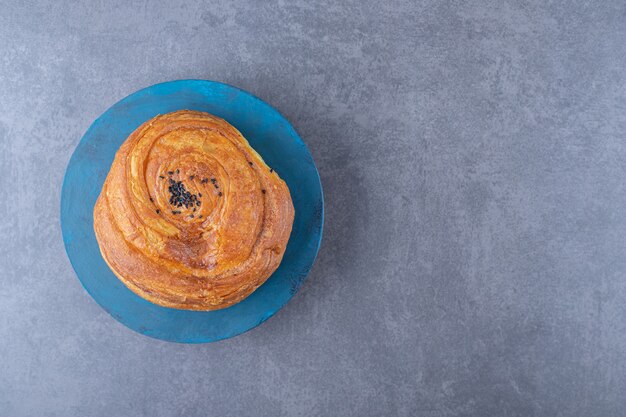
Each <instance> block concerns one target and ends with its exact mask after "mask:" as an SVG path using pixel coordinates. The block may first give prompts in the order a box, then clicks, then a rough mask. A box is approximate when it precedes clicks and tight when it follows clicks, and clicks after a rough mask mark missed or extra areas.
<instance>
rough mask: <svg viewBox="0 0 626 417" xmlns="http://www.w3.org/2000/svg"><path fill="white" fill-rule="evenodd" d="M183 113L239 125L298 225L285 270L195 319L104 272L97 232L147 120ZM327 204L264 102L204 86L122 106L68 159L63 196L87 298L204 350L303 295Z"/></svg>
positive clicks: (161, 89)
mask: <svg viewBox="0 0 626 417" xmlns="http://www.w3.org/2000/svg"><path fill="white" fill-rule="evenodd" d="M181 109H190V110H200V111H205V112H208V113H211V114H214V115H216V116H219V117H221V118H223V119H225V120H227V121H228V122H229V123H231V124H232V125H233V126H235V127H236V128H237V129H238V130H239V131H240V132H241V133H242V134H243V136H244V137H245V138H246V139H248V141H249V142H250V145H252V147H253V148H254V149H255V150H256V151H257V152H258V153H259V154H260V155H261V156H262V157H263V159H264V160H265V162H266V163H267V164H268V165H269V166H270V167H272V168H274V170H276V171H277V172H278V174H279V175H280V177H281V178H282V179H283V180H285V182H286V183H287V185H288V186H289V190H290V191H291V197H292V199H293V205H294V207H295V212H296V214H295V220H294V223H293V230H292V232H291V237H290V238H289V243H288V245H287V249H286V251H285V255H284V258H283V261H282V263H281V264H280V267H279V268H278V269H277V270H276V272H274V274H273V275H272V276H271V277H270V278H269V279H268V280H267V281H266V282H265V284H263V285H262V286H261V287H259V288H258V289H257V290H256V291H255V292H254V293H252V295H250V296H249V297H248V298H246V299H245V300H243V301H241V302H240V303H238V304H235V305H234V306H232V307H229V308H226V309H224V310H217V311H187V310H177V309H172V308H167V307H161V306H158V305H156V304H152V303H150V302H149V301H146V300H144V299H143V298H141V297H139V296H138V295H136V294H135V293H133V292H132V291H130V290H129V289H128V288H126V286H125V285H124V284H123V283H122V282H121V281H120V280H118V279H117V278H116V277H115V275H114V274H113V272H111V270H110V269H109V267H108V266H107V264H106V263H105V261H104V259H103V258H102V255H101V254H100V249H99V247H98V242H97V241H96V236H95V234H94V231H93V207H94V204H95V202H96V199H97V198H98V195H99V194H100V190H101V189H102V184H103V183H104V179H105V178H106V176H107V174H108V172H109V169H110V167H111V163H112V162H113V158H114V156H115V153H116V152H117V149H118V148H119V147H120V145H121V144H122V143H123V142H124V140H126V138H127V137H128V136H129V135H130V134H131V133H132V132H133V131H134V130H135V129H136V128H137V127H139V125H141V124H142V123H143V122H145V121H146V120H148V119H150V118H152V117H154V116H156V115H158V114H164V113H169V112H173V111H176V110H181ZM323 218H324V201H323V196H322V186H321V183H320V178H319V175H318V172H317V168H316V167H315V163H314V162H313V158H312V157H311V154H310V153H309V151H308V150H307V148H306V146H305V144H304V143H303V142H302V139H300V137H299V136H298V134H297V133H296V131H295V130H294V129H293V127H291V125H290V124H289V122H288V121H287V120H286V119H285V118H284V117H283V116H282V115H281V114H280V113H279V112H278V111H277V110H276V109H274V108H273V107H271V106H270V105H268V104H267V103H265V102H263V101H262V100H261V99H259V98H257V97H255V96H253V95H251V94H249V93H247V92H245V91H242V90H239V89H237V88H235V87H232V86H229V85H226V84H221V83H218V82H214V81H205V80H180V81H172V82H167V83H163V84H156V85H153V86H151V87H148V88H145V89H143V90H140V91H137V92H136V93H134V94H131V95H130V96H128V97H126V98H125V99H123V100H121V101H119V102H118V103H116V104H115V105H113V106H112V107H111V108H110V109H108V110H107V111H106V112H105V113H104V114H103V115H102V116H100V117H99V118H98V119H97V120H96V121H95V122H94V123H93V124H92V125H91V127H90V128H89V130H87V133H85V136H83V138H82V139H81V141H80V143H79V144H78V147H77V148H76V150H75V151H74V154H73V155H72V158H71V159H70V162H69V165H68V167H67V171H66V172H65V179H64V181H63V189H62V191H61V229H62V230H63V242H64V243H65V250H66V251H67V255H68V257H69V259H70V262H71V263H72V266H73V267H74V270H75V271H76V274H77V275H78V278H79V279H80V281H81V283H82V285H83V287H85V290H87V292H88V293H89V294H90V295H91V296H92V297H93V299H94V300H96V302H97V303H98V304H100V306H101V307H102V308H104V309H105V310H106V311H107V312H109V313H110V314H111V315H112V316H113V317H114V318H115V319H116V320H118V321H119V322H120V323H122V324H124V325H126V326H128V327H129V328H131V329H133V330H135V331H137V332H139V333H143V334H145V335H147V336H150V337H154V338H157V339H162V340H168V341H174V342H181V343H205V342H214V341H217V340H221V339H226V338H229V337H233V336H236V335H238V334H240V333H243V332H245V331H247V330H250V329H252V328H253V327H255V326H258V325H259V324H261V323H263V322H264V321H265V320H267V319H268V318H270V317H271V316H272V315H274V314H275V313H276V312H277V311H278V310H279V309H280V308H281V307H282V306H284V305H285V304H286V303H287V301H289V299H290V298H291V297H293V295H294V294H295V293H296V292H297V291H298V288H300V286H301V285H302V282H303V281H304V279H305V278H306V276H307V274H308V272H309V270H310V269H311V266H312V265H313V261H314V260H315V257H316V255H317V251H318V249H319V245H320V241H321V238H322V226H323Z"/></svg>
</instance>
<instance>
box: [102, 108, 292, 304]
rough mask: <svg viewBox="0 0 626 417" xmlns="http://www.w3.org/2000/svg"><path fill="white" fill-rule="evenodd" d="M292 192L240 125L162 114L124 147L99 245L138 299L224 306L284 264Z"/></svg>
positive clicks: (186, 113) (107, 186)
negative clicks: (247, 138) (242, 131)
mask: <svg viewBox="0 0 626 417" xmlns="http://www.w3.org/2000/svg"><path fill="white" fill-rule="evenodd" d="M293 219H294V208H293V204H292V201H291V196H290V193H289V189H288V188H287V185H286V184H285V182H284V181H283V180H282V179H281V178H280V177H279V176H278V174H277V173H276V172H275V171H274V170H273V169H271V168H270V167H268V166H267V165H266V164H265V162H264V161H263V159H262V158H261V156H260V155H258V154H257V153H256V152H255V151H254V149H252V147H251V146H250V145H249V144H248V142H247V141H246V139H245V138H244V137H243V136H242V135H241V133H239V131H238V130H237V129H235V128H234V127H233V126H231V125H230V124H229V123H228V122H226V121H225V120H223V119H220V118H218V117H215V116H213V115H210V114H208V113H203V112H198V111H190V110H182V111H177V112H174V113H169V114H165V115H159V116H156V117H154V118H153V119H151V120H148V121H147V122H145V123H144V124H143V125H141V126H140V127H139V128H137V130H135V131H134V132H133V133H132V134H131V135H130V136H129V137H128V139H126V141H125V142H124V143H123V144H122V146H121V147H120V149H119V150H118V152H117V154H116V156H115V159H114V161H113V164H112V166H111V170H110V172H109V174H108V176H107V178H106V180H105V182H104V186H103V188H102V192H101V193H100V196H99V197H98V200H97V202H96V205H95V208H94V229H95V233H96V238H97V240H98V244H99V246H100V251H101V253H102V255H103V257H104V259H105V261H106V262H107V264H108V265H109V267H110V268H111V270H112V271H113V273H114V274H115V275H116V276H117V277H118V278H119V279H120V280H121V281H122V282H123V283H124V284H125V285H126V286H127V287H128V288H129V289H130V290H132V291H133V292H135V293H136V294H138V295H139V296H141V297H143V298H145V299H147V300H148V301H151V302H153V303H155V304H159V305H162V306H165V307H172V308H178V309H185V310H217V309H221V308H225V307H228V306H231V305H233V304H235V303H237V302H239V301H241V300H243V299H244V298H245V297H247V296H248V295H250V294H251V293H252V292H253V291H254V290H255V289H257V288H258V287H259V286H260V285H261V284H263V282H265V280H267V278H269V276H270V275H271V274H272V273H273V272H274V271H275V270H276V269H277V268H278V266H279V264H280V262H281V260H282V257H283V254H284V252H285V248H286V246H287V241H288V240H289V235H290V233H291V228H292V224H293Z"/></svg>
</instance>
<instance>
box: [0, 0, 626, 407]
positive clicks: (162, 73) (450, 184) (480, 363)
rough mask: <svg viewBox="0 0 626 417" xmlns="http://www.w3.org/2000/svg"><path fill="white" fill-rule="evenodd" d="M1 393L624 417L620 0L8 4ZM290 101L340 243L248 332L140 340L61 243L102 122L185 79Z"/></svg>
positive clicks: (57, 399)
mask: <svg viewBox="0 0 626 417" xmlns="http://www.w3.org/2000/svg"><path fill="white" fill-rule="evenodd" d="M0 2H1V4H0V9H1V12H0V143H1V147H0V150H1V153H0V169H1V171H0V172H1V175H0V190H1V191H2V198H1V199H0V214H1V218H0V255H1V265H2V276H1V278H2V279H1V281H0V415H2V416H20V417H21V416H64V417H65V416H70V417H79V416H80V417H83V416H131V417H132V416H150V417H160V416H184V417H193V416H272V417H274V416H359V417H366V416H391V415H393V416H427V417H435V416H437V417H452V416H551V417H552V416H623V415H624V407H625V406H626V395H625V394H624V393H625V392H626V320H625V319H626V238H625V235H626V233H625V232H626V216H625V213H624V208H625V207H626V181H625V179H626V3H624V2H623V1H601V2H600V1H598V2H587V1H572V2H551V1H545V0H541V1H533V2H518V1H436V0H431V1H412V0H399V1H389V2H386V1H337V0H335V1H317V0H316V1H311V0H306V1H305V0H298V1H280V2H274V1H272V2H269V1H268V2H252V1H251V2H245V1H221V2H211V3H206V4H200V3H193V2H181V1H168V2H156V1H155V2H149V1H128V0H124V1H93V2H74V1H55V2H47V1H43V0H35V1H11V0H9V1H7V0H4V1H0ZM180 78H206V79H213V80H218V81H223V82H227V83H230V84H234V85H236V86H239V87H241V88H243V89H246V90H248V91H250V92H252V93H254V94H256V95H258V96H260V97H261V98H263V99H264V100H266V101H268V102H269V103H271V104H272V105H274V106H275V107H277V108H278V109H279V110H280V111H281V112H282V113H283V114H284V115H285V116H287V118H288V119H289V120H291V122H292V123H293V125H294V126H295V128H296V129H297V130H298V131H299V133H300V134H301V136H302V137H303V139H304V140H305V142H306V143H307V144H308V146H309V148H310V149H311V151H312V153H313V156H314V158H315V160H316V162H317V164H318V167H319V170H320V174H321V178H322V182H323V185H324V191H325V196H326V214H327V217H326V227H325V236H324V241H323V244H322V249H321V252H320V255H319V258H318V261H317V263H316V264H315V266H314V268H313V270H312V272H311V274H310V276H309V279H308V280H307V282H306V283H305V285H304V286H303V287H302V289H301V291H300V292H299V293H298V294H297V295H296V296H295V297H294V298H293V299H292V301H291V302H290V303H289V304H288V305H287V307H286V308H284V309H283V310H282V311H280V312H279V313H278V314H277V315H276V316H275V317H273V318H272V319H271V320H269V321H268V322H267V323H265V324H263V325H262V326H260V327H258V328H256V329H254V330H252V331H250V332H248V333H246V334H244V335H242V336H239V337H236V338H234V339H231V340H227V341H224V342H220V343H216V344H209V345H195V346H188V345H179V344H171V343H166V342H161V341H157V340H152V339H149V338H147V337H144V336H141V335H139V334H135V333H133V332H132V331H130V330H128V329H126V328H125V327H123V326H122V325H120V324H119V323H117V322H116V321H115V320H114V319H112V318H111V317H109V316H108V314H107V313H105V312H104V311H103V310H101V309H100V307H98V306H97V305H96V303H95V302H94V301H93V300H92V299H91V298H90V297H89V296H88V295H87V294H86V293H85V291H84V290H83V289H82V287H81V285H80V283H79V281H78V280H77V279H76V277H75V275H74V273H73V271H72V269H71V266H70V264H69V262H68V260H67V257H66V255H65V252H64V249H63V244H62V241H61V232H60V227H59V198H60V188H61V182H62V179H63V174H64V170H65V167H66V164H67V162H68V160H69V158H70V155H71V153H72V151H73V149H74V147H75V146H76V144H77V143H78V141H79V140H80V138H81V136H82V134H83V133H84V132H85V130H86V129H87V127H88V126H89V125H90V124H91V122H92V121H93V120H94V119H95V118H96V117H97V116H98V115H99V114H100V113H102V112H103V111H104V110H105V109H106V108H108V107H109V106H110V105H111V104H113V103H114V102H116V101H117V100H119V99H121V98H122V97H124V96H126V95H127V94H129V93H131V92H133V91H135V90H137V89H140V88H142V87H145V86H148V85H151V84H154V83H157V82H161V81H166V80H171V79H180Z"/></svg>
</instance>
